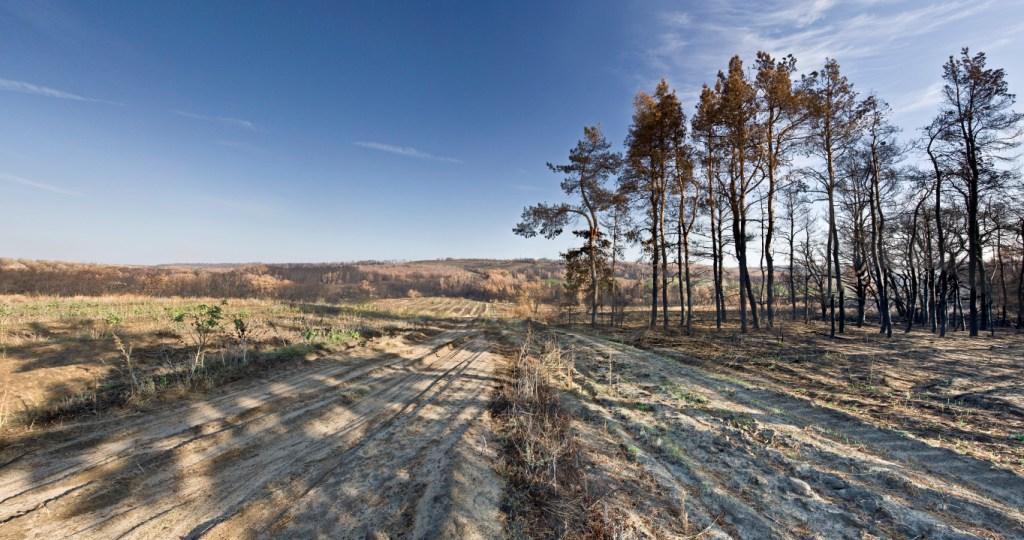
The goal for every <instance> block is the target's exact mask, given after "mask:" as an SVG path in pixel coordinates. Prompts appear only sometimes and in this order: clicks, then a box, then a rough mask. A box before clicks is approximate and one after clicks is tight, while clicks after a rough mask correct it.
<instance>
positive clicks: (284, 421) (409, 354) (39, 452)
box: [0, 322, 1024, 539]
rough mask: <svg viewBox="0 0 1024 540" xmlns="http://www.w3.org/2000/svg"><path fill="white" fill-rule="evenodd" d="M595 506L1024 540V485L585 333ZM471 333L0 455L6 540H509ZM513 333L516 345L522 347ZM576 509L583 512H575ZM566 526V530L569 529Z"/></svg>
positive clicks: (738, 529)
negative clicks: (326, 539) (246, 539)
mask: <svg viewBox="0 0 1024 540" xmlns="http://www.w3.org/2000/svg"><path fill="white" fill-rule="evenodd" d="M551 335H552V336H553V338H554V339H555V340H556V341H557V342H559V343H560V346H561V348H562V350H563V351H565V352H566V353H567V354H566V355H565V356H566V357H568V358H572V365H573V366H574V368H575V374H574V375H572V377H571V378H570V379H568V380H565V379H564V378H563V379H559V381H563V382H559V384H565V385H567V387H566V388H564V389H563V390H565V391H564V392H563V394H564V404H565V407H566V408H567V410H568V412H569V413H570V417H571V419H572V420H571V421H572V425H573V427H572V430H571V432H572V433H574V434H575V436H576V437H575V438H576V439H577V440H578V443H579V446H580V447H581V448H582V450H581V453H580V454H579V456H580V457H579V458H578V460H579V462H578V465H579V468H580V470H582V471H584V472H583V474H584V477H583V481H582V482H581V483H580V486H571V487H572V489H573V490H577V489H580V490H583V491H584V492H587V496H586V497H582V496H580V495H579V493H578V492H577V491H571V496H572V498H575V497H578V498H579V500H584V499H586V500H588V501H592V503H591V502H588V503H587V504H588V505H589V509H588V510H587V511H588V512H591V513H592V514H593V513H594V512H596V513H597V514H599V515H603V516H604V520H605V521H606V522H607V523H608V524H610V525H609V526H610V527H611V528H612V529H613V530H615V531H616V532H615V534H619V535H621V536H622V537H631V536H632V537H642V536H654V537H666V538H668V537H680V536H681V537H693V536H695V535H699V537H700V538H757V539H761V538H786V539H788V538H849V539H865V538H919V539H925V538H928V539H960V538H1006V539H1009V538H1024V478H1022V477H1021V476H1019V475H1017V474H1015V473H1014V472H1012V471H1009V470H1006V469H1003V468H998V467H996V466H994V465H993V464H992V463H990V462H988V461H984V460H981V459H977V458H973V457H970V456H967V455H964V454H961V453H957V452H955V451H953V450H950V449H947V448H941V447H937V446H935V445H931V444H928V443H927V442H926V441H923V440H921V439H918V438H915V437H914V436H913V435H912V434H911V433H909V432H901V431H898V430H893V429H887V428H884V427H881V426H879V425H876V424H873V423H871V421H870V420H868V419H865V418H858V417H856V416H853V415H850V414H847V413H845V412H843V411H841V410H838V409H835V408H829V407H823V406H819V405H818V404H815V403H812V402H811V401H810V400H808V399H805V398H802V397H800V396H797V395H793V394H792V393H791V392H788V391H787V390H786V389H785V388H781V387H778V386H771V385H768V384H767V383H763V382H758V381H754V380H753V379H752V378H749V377H748V378H737V377H733V376H730V375H728V374H725V373H717V372H711V371H708V370H706V369H701V368H699V367H695V366H694V365H688V364H686V363H684V362H680V360H679V358H676V357H673V356H672V355H670V354H668V353H661V352H652V351H645V350H641V349H637V348H634V347H630V346H628V345H623V344H618V343H613V342H611V341H608V340H606V339H603V338H601V337H600V336H595V335H591V334H588V333H586V332H579V331H567V330H555V331H553V333H552V334H551ZM496 337H497V336H496V334H494V333H492V332H490V331H488V330H486V329H485V327H484V326H482V325H481V324H480V323H472V322H471V323H468V324H466V325H464V326H460V327H455V328H453V329H449V330H447V331H444V332H441V333H438V334H434V335H430V336H428V335H407V336H405V337H391V338H382V339H380V340H378V341H377V342H376V344H375V345H373V346H372V347H367V348H364V349H354V350H353V351H352V352H351V353H348V354H346V355H344V356H338V357H327V358H320V359H317V360H315V361H309V362H306V363H305V364H304V365H303V366H301V367H299V368H295V369H290V370H289V371H286V372H281V373H277V374H276V375H274V376H273V378H266V379H261V380H252V381H249V382H246V383H244V384H239V385H236V386H233V387H229V389H228V390H227V391H226V393H224V394H221V395H219V396H217V397H214V398H211V399H208V400H204V401H196V402H191V403H187V404H181V405H177V406H175V407H173V408H168V409H167V410H162V411H153V410H149V411H146V412H139V413H134V414H132V415H128V416H125V415H123V414H122V415H112V416H109V417H107V418H105V419H103V420H98V421H91V422H89V423H86V424H77V425H69V426H67V427H65V428H50V429H49V430H42V431H39V432H37V433H34V434H33V436H32V437H31V438H29V439H25V440H24V441H22V442H16V443H15V444H14V445H11V446H9V447H7V448H4V449H3V450H2V451H0V538H3V539H6V538H59V537H80V538H176V537H186V538H198V537H207V538H238V537H255V538H265V537H275V538H277V537H297V538H309V537H330V538H434V537H446V538H474V537H476V538H501V537H504V536H505V535H506V534H507V531H505V530H504V529H503V527H504V524H505V521H506V520H505V514H503V513H502V511H501V510H500V508H502V505H503V504H508V502H507V501H508V500H509V499H508V498H507V497H506V496H507V493H506V492H505V489H506V487H505V484H504V483H503V480H502V478H501V477H500V476H499V475H498V474H497V473H495V472H494V471H495V470H496V465H497V464H498V463H501V460H502V459H504V458H505V456H503V455H501V454H500V453H501V452H503V447H502V443H501V442H500V441H499V440H498V439H497V438H496V436H495V435H494V434H493V433H492V431H491V428H492V426H491V425H490V420H489V416H488V415H487V414H486V411H487V408H488V405H489V402H490V400H491V399H492V398H493V392H492V391H493V390H494V389H495V388H496V387H497V386H498V384H499V381H498V377H497V373H498V370H499V369H500V367H501V365H502V363H503V362H505V359H504V358H503V357H501V356H498V355H497V354H496V353H495V352H492V351H495V350H497V349H496V347H497V343H499V342H504V343H505V345H506V346H507V345H508V343H510V342H511V341H514V339H513V340H511V341H510V339H502V340H498V339H496ZM512 337H514V336H512V335H511V334H507V335H506V338H512ZM570 502H571V501H570ZM556 519H557V516H556Z"/></svg>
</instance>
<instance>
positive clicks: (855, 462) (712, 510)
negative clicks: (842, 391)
mask: <svg viewBox="0 0 1024 540" xmlns="http://www.w3.org/2000/svg"><path fill="white" fill-rule="evenodd" d="M559 336H560V341H562V342H563V346H570V347H572V349H573V350H574V351H575V358H576V367H577V370H578V372H579V376H580V379H579V382H580V384H582V385H584V387H585V388H588V389H589V391H590V393H591V395H592V399H586V400H583V405H582V406H584V407H586V408H587V409H589V411H590V414H589V415H586V416H590V417H591V418H593V419H596V420H595V421H596V422H598V423H604V425H605V426H606V429H608V430H611V431H612V432H614V433H617V434H618V436H619V438H620V440H621V443H620V444H622V445H623V446H624V447H630V448H635V449H637V452H638V460H639V461H640V462H642V463H643V464H644V465H645V467H646V469H647V470H648V471H649V472H650V474H651V475H652V477H654V478H657V479H658V483H659V484H660V486H661V488H662V489H663V490H665V491H666V492H671V493H675V496H674V497H675V498H676V499H677V500H679V501H682V502H683V504H684V507H685V510H686V513H687V515H688V516H689V519H690V520H691V523H694V524H695V525H697V527H698V529H699V530H702V531H703V533H704V537H705V538H728V537H732V538H805V537H807V538H809V537H813V538H851V539H854V538H863V537H865V536H864V535H865V534H867V535H869V536H868V537H882V538H1024V478H1021V477H1020V476H1018V475H1016V474H1014V473H1012V472H1010V471H1007V470H1004V469H999V468H996V467H994V466H992V464H990V463H988V462H984V461H981V460H977V459H974V458H972V457H969V456H964V455H961V454H957V453H955V452H953V451H950V450H947V449H944V448H937V447H934V446H930V445H928V444H927V443H925V442H923V441H920V440H917V439H914V438H911V437H909V436H907V435H906V434H904V433H899V432H895V431H892V430H887V429H883V428H879V427H877V426H874V425H871V424H869V423H865V422H864V421H862V420H861V419H858V418H855V417H853V416H850V415H847V414H845V413H843V412H841V411H837V410H833V409H829V408H824V407H818V406H815V405H814V404H812V403H809V402H808V401H806V400H803V399H800V398H797V397H794V396H790V395H787V394H785V393H781V392H778V391H775V390H772V389H769V388H763V387H759V386H757V385H754V384H750V383H746V382H743V381H739V380H736V379H731V378H727V377H723V376H720V375H716V374H712V373H708V372H706V371H703V370H701V369H698V368H694V367H691V366H686V365H683V364H681V363H679V362H677V361H675V360H673V359H671V358H670V357H668V356H664V355H661V354H657V353H652V352H648V351H643V350H640V349H636V348H633V347H629V346H626V345H621V344H617V343H611V342H608V341H605V340H603V339H599V338H594V337H592V336H590V335H587V334H585V333H577V332H559ZM673 394H674V395H673ZM633 403H643V404H648V405H645V406H644V407H642V408H637V407H634V406H632V405H631V404H633Z"/></svg>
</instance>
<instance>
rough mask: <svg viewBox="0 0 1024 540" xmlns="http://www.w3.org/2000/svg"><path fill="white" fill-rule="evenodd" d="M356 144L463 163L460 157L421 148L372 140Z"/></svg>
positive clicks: (403, 154)
mask: <svg viewBox="0 0 1024 540" xmlns="http://www.w3.org/2000/svg"><path fill="white" fill-rule="evenodd" d="M355 145H356V146H360V147H362V148H369V149H370V150H380V151H381V152H388V153H391V154H397V155H400V156H405V157H411V158H418V159H429V160H432V161H443V162H445V163H463V161H462V160H461V159H455V158H451V157H444V156H437V155H434V154H431V153H428V152H424V151H422V150H417V149H416V148H413V147H411V146H397V145H394V144H385V143H380V142H372V141H358V142H356V143H355Z"/></svg>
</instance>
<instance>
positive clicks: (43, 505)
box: [0, 329, 501, 538]
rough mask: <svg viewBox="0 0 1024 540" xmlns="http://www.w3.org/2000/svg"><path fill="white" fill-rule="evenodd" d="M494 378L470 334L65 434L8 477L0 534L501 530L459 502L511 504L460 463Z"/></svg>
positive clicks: (12, 465) (480, 343) (20, 457)
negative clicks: (473, 482)
mask: <svg viewBox="0 0 1024 540" xmlns="http://www.w3.org/2000/svg"><path fill="white" fill-rule="evenodd" d="M494 368H495V361H494V357H493V356H492V355H491V353H490V352H488V344H487V341H486V339H485V338H484V337H483V336H482V334H480V333H477V332H472V331H469V330H464V329H459V330H453V331H449V332H445V333H443V334H440V335H438V336H435V337H434V338H432V339H430V340H428V341H426V342H424V343H419V344H415V343H402V344H400V345H399V346H398V347H394V348H391V349H389V350H386V351H375V352H373V353H368V352H364V353H357V354H354V355H353V356H351V357H345V358H325V359H321V360H319V361H316V362H313V363H311V364H309V365H307V366H304V367H303V368H301V369H297V370H295V371H290V372H288V373H286V374H283V375H281V376H278V377H277V378H275V379H272V380H264V381H254V382H252V383H250V384H247V385H245V386H244V387H241V388H237V389H235V390H233V391H232V392H230V393H228V394H225V395H222V396H219V397H217V398H214V399H210V400H207V401H201V402H195V403H191V404H187V405H184V406H180V407H177V408H174V409H173V410H168V411H165V412H161V413H158V414H155V415H154V414H149V415H146V416H141V415H140V416H135V417H129V418H124V417H120V418H117V420H118V421H104V422H100V423H96V424H93V425H91V428H90V429H89V430H87V431H85V432H82V431H75V432H69V433H67V434H65V435H64V436H59V437H51V439H53V440H59V441H60V442H59V443H55V444H50V445H46V444H43V443H42V442H38V443H36V444H35V445H34V446H32V447H29V448H26V449H25V450H24V451H22V452H21V453H18V454H15V456H14V457H13V458H9V460H10V462H9V463H8V464H7V465H6V466H4V467H3V469H2V470H0V538H26V537H28V538H55V537H85V538H93V537H95V538H154V537H162V538H167V537H201V536H209V537H225V538H227V537H238V536H254V537H262V536H275V537H279V536H297V537H309V536H317V535H321V536H329V537H358V538H363V537H366V536H367V535H369V534H374V533H376V532H379V531H387V532H388V533H389V534H391V535H398V536H409V537H423V536H431V535H434V534H436V533H438V532H440V531H442V530H447V531H449V532H452V533H453V534H455V532H456V531H457V534H458V535H460V536H461V535H464V534H468V535H472V534H474V533H475V534H483V535H487V534H488V532H487V531H486V530H474V529H473V527H474V526H480V525H483V526H487V524H486V523H476V522H486V521H491V522H492V523H493V524H494V526H497V524H498V523H499V521H498V520H496V519H490V520H481V519H463V518H460V514H461V513H463V512H470V513H480V512H483V513H487V512H489V511H490V509H488V508H487V507H486V506H487V505H486V504H483V506H482V507H480V508H455V507H453V505H457V504H459V501H464V500H469V501H474V500H476V501H477V502H480V500H482V499H487V498H488V497H493V498H494V499H497V498H499V497H500V493H501V488H500V481H499V480H498V479H497V478H493V477H487V478H486V479H485V480H482V481H480V482H478V484H480V485H492V486H495V487H493V488H491V491H490V492H489V493H483V494H479V493H477V494H473V495H472V496H468V497H467V496H463V495H461V494H459V493H456V492H457V491H458V490H460V489H469V487H467V486H465V485H460V482H464V480H465V478H466V477H467V476H473V475H492V476H493V474H492V473H489V472H488V471H487V470H486V469H484V470H474V471H457V470H456V469H458V468H460V467H464V466H465V465H466V463H471V462H472V461H473V456H472V455H470V454H473V453H474V452H476V451H477V450H476V447H477V446H478V445H480V444H481V443H480V442H479V441H478V440H477V439H479V437H480V434H479V433H477V432H478V431H479V430H480V429H482V428H481V422H478V421H477V420H479V419H480V418H481V417H482V415H483V413H484V411H485V409H486V406H487V403H488V400H489V399H490V394H491V389H492V388H493V387H494V386H495V380H494V376H493V375H494ZM471 439H473V440H471ZM474 487H475V486H474ZM485 502H486V501H485ZM494 511H495V512H496V509H495V510H494ZM491 517H492V518H493V516H491ZM460 527H461V528H460Z"/></svg>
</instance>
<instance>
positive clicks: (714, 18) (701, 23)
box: [646, 0, 992, 74]
mask: <svg viewBox="0 0 1024 540" xmlns="http://www.w3.org/2000/svg"><path fill="white" fill-rule="evenodd" d="M770 4H771V5H770V6H768V7H766V8H765V9H764V10H762V11H758V12H754V11H751V10H749V9H744V8H743V6H744V4H743V3H739V2H738V0H726V1H723V2H720V3H715V4H707V5H705V6H703V7H701V8H698V10H699V11H697V12H694V13H686V12H669V13H664V14H662V16H661V17H660V19H661V24H662V31H661V32H657V33H655V34H654V36H653V41H652V42H649V44H648V47H647V48H646V53H647V54H646V57H647V61H648V64H649V67H650V68H653V70H654V71H657V72H659V73H661V74H670V73H679V72H681V71H686V70H687V69H694V68H696V69H699V70H700V71H701V72H706V73H714V72H715V71H716V70H717V69H720V68H721V67H722V66H724V64H725V62H726V61H727V60H728V58H729V56H730V55H732V54H737V53H739V54H741V55H743V56H744V57H749V56H750V55H752V54H753V52H754V51H757V50H764V51H767V52H769V53H771V54H775V55H782V54H787V53H793V54H794V55H795V56H796V58H798V59H799V61H800V64H801V65H802V66H806V67H814V66H818V65H821V63H822V62H823V61H824V59H825V58H826V57H831V58H839V59H841V60H849V59H862V58H874V57H879V56H882V55H886V54H889V53H891V52H892V51H893V50H898V46H899V45H900V44H902V43H906V42H908V41H911V40H913V39H915V38H919V37H921V36H923V35H925V34H929V33H932V32H934V31H936V30H938V29H939V28H941V27H944V26H946V25H949V24H951V23H953V22H955V21H958V20H962V19H965V18H967V17H971V16H973V15H976V14H978V13H980V12H983V11H984V10H985V9H986V8H987V7H989V6H990V5H991V4H992V1H991V0H982V1H971V0H960V1H952V2H944V3H931V4H926V5H920V4H919V5H913V6H906V5H898V4H893V5H889V4H885V5H883V4H881V3H879V2H876V1H872V0H861V1H859V2H849V3H839V2H836V1H834V0H799V1H798V2H795V3H794V2H770ZM763 12H766V13H769V15H767V16H763V15H762V13H763ZM688 42H697V43H703V44H714V45H712V46H705V47H702V48H700V49H699V50H698V49H692V48H689V47H687V45H688Z"/></svg>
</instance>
